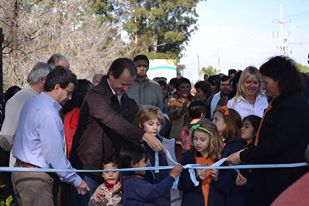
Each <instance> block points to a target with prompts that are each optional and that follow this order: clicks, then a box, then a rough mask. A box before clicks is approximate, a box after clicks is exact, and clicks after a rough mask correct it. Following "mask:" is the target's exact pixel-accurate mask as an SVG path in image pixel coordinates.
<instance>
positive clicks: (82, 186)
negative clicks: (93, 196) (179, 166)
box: [76, 180, 90, 195]
mask: <svg viewBox="0 0 309 206" xmlns="http://www.w3.org/2000/svg"><path fill="white" fill-rule="evenodd" d="M76 190H77V193H78V194H79V195H84V194H86V193H87V192H89V191H90V188H89V187H88V185H87V183H86V182H85V181H84V180H82V182H81V183H80V185H79V186H78V187H76Z"/></svg>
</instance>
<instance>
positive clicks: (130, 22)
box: [92, 0, 201, 59]
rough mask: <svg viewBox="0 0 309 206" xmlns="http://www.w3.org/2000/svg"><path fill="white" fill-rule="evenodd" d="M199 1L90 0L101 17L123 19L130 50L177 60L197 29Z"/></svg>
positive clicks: (116, 20)
mask: <svg viewBox="0 0 309 206" xmlns="http://www.w3.org/2000/svg"><path fill="white" fill-rule="evenodd" d="M199 1H201V0H190V1H188V0H173V1H166V0H127V1H113V0H93V6H92V9H93V11H94V13H95V14H97V15H100V16H102V17H103V20H106V19H107V20H111V21H114V22H122V25H123V28H124V30H125V31H126V32H127V34H128V36H129V38H130V42H131V44H130V47H131V48H133V49H134V51H133V53H140V52H142V51H143V52H146V53H158V55H159V56H162V55H163V54H167V56H173V57H176V58H177V59H179V58H180V57H181V56H182V54H181V53H182V51H183V50H184V49H185V46H186V44H187V43H188V41H189V39H190V37H191V34H192V32H194V31H195V30H196V29H197V26H196V23H197V19H198V14H197V12H196V6H197V3H198V2H199Z"/></svg>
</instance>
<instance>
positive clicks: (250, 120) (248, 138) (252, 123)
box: [241, 115, 261, 144]
mask: <svg viewBox="0 0 309 206" xmlns="http://www.w3.org/2000/svg"><path fill="white" fill-rule="evenodd" d="M260 122H261V117H259V116H256V115H249V116H246V117H245V118H244V119H243V123H242V127H241V139H243V140H244V141H245V142H246V143H247V144H250V143H251V142H252V141H254V140H255V137H256V135H257V132H258V129H259V126H260Z"/></svg>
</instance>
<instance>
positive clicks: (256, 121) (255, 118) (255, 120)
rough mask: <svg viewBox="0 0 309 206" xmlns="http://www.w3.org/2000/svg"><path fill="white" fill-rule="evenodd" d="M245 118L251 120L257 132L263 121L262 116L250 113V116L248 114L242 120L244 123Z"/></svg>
mask: <svg viewBox="0 0 309 206" xmlns="http://www.w3.org/2000/svg"><path fill="white" fill-rule="evenodd" d="M245 120H247V121H249V122H250V123H251V125H252V127H253V128H254V132H257V130H258V129H259V126H260V122H261V120H262V118H261V117H259V116H256V115H249V116H246V117H245V118H244V119H243V121H242V122H243V123H244V122H245Z"/></svg>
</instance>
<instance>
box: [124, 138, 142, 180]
mask: <svg viewBox="0 0 309 206" xmlns="http://www.w3.org/2000/svg"><path fill="white" fill-rule="evenodd" d="M118 159H119V160H118V161H119V162H118V164H119V167H120V168H137V167H145V166H147V164H148V156H147V153H146V150H145V148H144V147H142V146H141V145H137V144H133V143H132V144H126V145H125V146H124V147H123V148H122V149H121V150H120V153H119V158H118ZM135 173H136V174H141V175H144V174H145V171H136V172H135Z"/></svg>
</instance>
